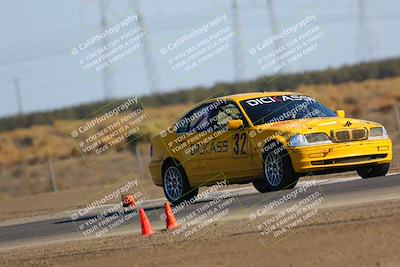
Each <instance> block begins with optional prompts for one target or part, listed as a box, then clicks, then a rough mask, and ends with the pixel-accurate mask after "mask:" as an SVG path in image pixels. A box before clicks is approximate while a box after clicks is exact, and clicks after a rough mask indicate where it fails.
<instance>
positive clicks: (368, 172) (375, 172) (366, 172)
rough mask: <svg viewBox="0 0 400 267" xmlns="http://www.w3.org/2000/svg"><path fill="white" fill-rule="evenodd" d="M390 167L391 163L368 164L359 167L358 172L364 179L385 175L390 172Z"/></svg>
mask: <svg viewBox="0 0 400 267" xmlns="http://www.w3.org/2000/svg"><path fill="white" fill-rule="evenodd" d="M389 167H390V164H389V163H387V164H378V165H372V166H366V167H362V168H359V169H358V170H357V173H358V175H360V176H361V177H362V178H364V179H366V178H372V177H378V176H385V175H386V174H387V173H388V172H389Z"/></svg>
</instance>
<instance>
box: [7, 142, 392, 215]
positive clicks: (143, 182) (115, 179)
mask: <svg viewBox="0 0 400 267" xmlns="http://www.w3.org/2000/svg"><path fill="white" fill-rule="evenodd" d="M78 160H79V159H77V161H78ZM70 161H71V159H70V160H67V162H65V163H59V164H60V165H59V166H58V168H59V171H60V172H61V170H64V171H65V172H67V170H68V168H70V169H71V171H70V172H69V173H70V174H69V175H68V174H65V178H63V182H64V183H70V185H69V187H67V188H68V189H64V190H60V191H58V192H45V193H38V194H28V193H27V194H26V195H25V194H16V196H15V197H10V196H9V197H6V198H3V199H2V200H1V201H0V210H1V213H0V222H2V221H5V220H9V219H16V218H23V217H32V216H38V215H45V214H50V213H54V212H59V211H64V210H71V209H75V208H78V207H83V206H85V204H87V203H89V201H90V199H91V196H96V195H97V194H99V193H100V192H105V191H107V190H111V189H113V188H116V187H118V185H122V184H124V182H126V181H127V180H128V179H138V183H139V185H140V186H141V188H143V192H144V194H145V195H146V199H157V198H162V197H164V193H163V190H162V188H161V187H157V186H154V184H153V182H152V180H151V178H150V177H149V174H146V175H145V176H144V177H143V176H140V175H138V173H137V171H135V170H136V167H135V158H134V157H133V156H132V155H131V154H130V153H128V152H123V153H116V154H115V155H114V156H112V157H110V158H109V159H108V160H107V162H106V163H104V164H99V165H98V167H97V169H95V170H94V171H93V170H92V172H94V173H95V174H93V175H87V176H83V177H82V176H81V177H80V176H79V170H74V169H73V168H72V167H73V166H74V165H75V164H81V163H74V162H72V163H71V162H70ZM63 164H65V166H63ZM144 167H145V166H144ZM86 168H87V167H86ZM110 170H113V172H111V171H110ZM399 171H400V146H396V147H395V148H394V160H393V163H392V165H391V172H399ZM74 175H76V176H74ZM99 176H100V177H103V178H102V179H100V180H101V182H100V183H98V182H97V181H98V179H99V178H98V177H99ZM348 176H357V173H356V172H347V173H339V174H331V175H322V176H309V177H304V178H302V179H301V180H303V181H304V180H309V179H328V178H336V177H348ZM76 177H78V178H79V177H80V178H79V179H78V178H76ZM107 177H108V178H107ZM121 177H122V178H121ZM36 182H37V183H40V181H39V180H36ZM46 182H48V181H47V180H46ZM79 183H81V184H82V185H81V186H79ZM99 184H102V185H101V186H100V185H99ZM20 186H22V184H21V185H20ZM244 186H251V184H245V185H232V186H229V187H228V188H237V187H244ZM10 187H11V188H14V189H15V190H18V188H19V187H17V183H11V184H7V183H6V181H2V182H0V188H3V190H6V189H7V188H10Z"/></svg>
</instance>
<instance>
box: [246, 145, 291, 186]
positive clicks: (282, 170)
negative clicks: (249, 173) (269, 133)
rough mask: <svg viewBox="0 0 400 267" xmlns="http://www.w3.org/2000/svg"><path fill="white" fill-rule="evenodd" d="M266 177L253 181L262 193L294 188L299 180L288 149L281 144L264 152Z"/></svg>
mask: <svg viewBox="0 0 400 267" xmlns="http://www.w3.org/2000/svg"><path fill="white" fill-rule="evenodd" d="M263 159H264V177H262V179H257V180H254V181H253V185H254V187H255V188H256V189H257V191H259V192H261V193H265V192H270V191H277V190H282V189H291V188H294V187H295V186H296V184H297V181H298V180H299V176H298V175H297V174H296V173H295V171H294V169H293V166H292V161H291V159H290V156H289V154H288V153H287V151H286V150H285V149H284V148H283V147H282V146H281V145H279V146H276V147H275V148H274V149H271V150H269V151H267V152H266V153H265V154H264V157H263Z"/></svg>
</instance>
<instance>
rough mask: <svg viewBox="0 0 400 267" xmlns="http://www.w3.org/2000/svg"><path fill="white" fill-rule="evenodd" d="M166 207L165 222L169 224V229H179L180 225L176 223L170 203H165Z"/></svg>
mask: <svg viewBox="0 0 400 267" xmlns="http://www.w3.org/2000/svg"><path fill="white" fill-rule="evenodd" d="M164 207H165V217H166V220H165V222H166V224H167V229H168V230H173V229H175V228H177V227H179V224H178V223H177V222H176V219H175V215H174V213H173V212H172V209H171V206H170V205H169V203H168V202H165V205H164Z"/></svg>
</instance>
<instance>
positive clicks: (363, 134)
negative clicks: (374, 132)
mask: <svg viewBox="0 0 400 267" xmlns="http://www.w3.org/2000/svg"><path fill="white" fill-rule="evenodd" d="M352 136H353V139H354V140H363V139H367V137H368V136H367V130H365V129H357V130H353V131H352Z"/></svg>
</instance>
